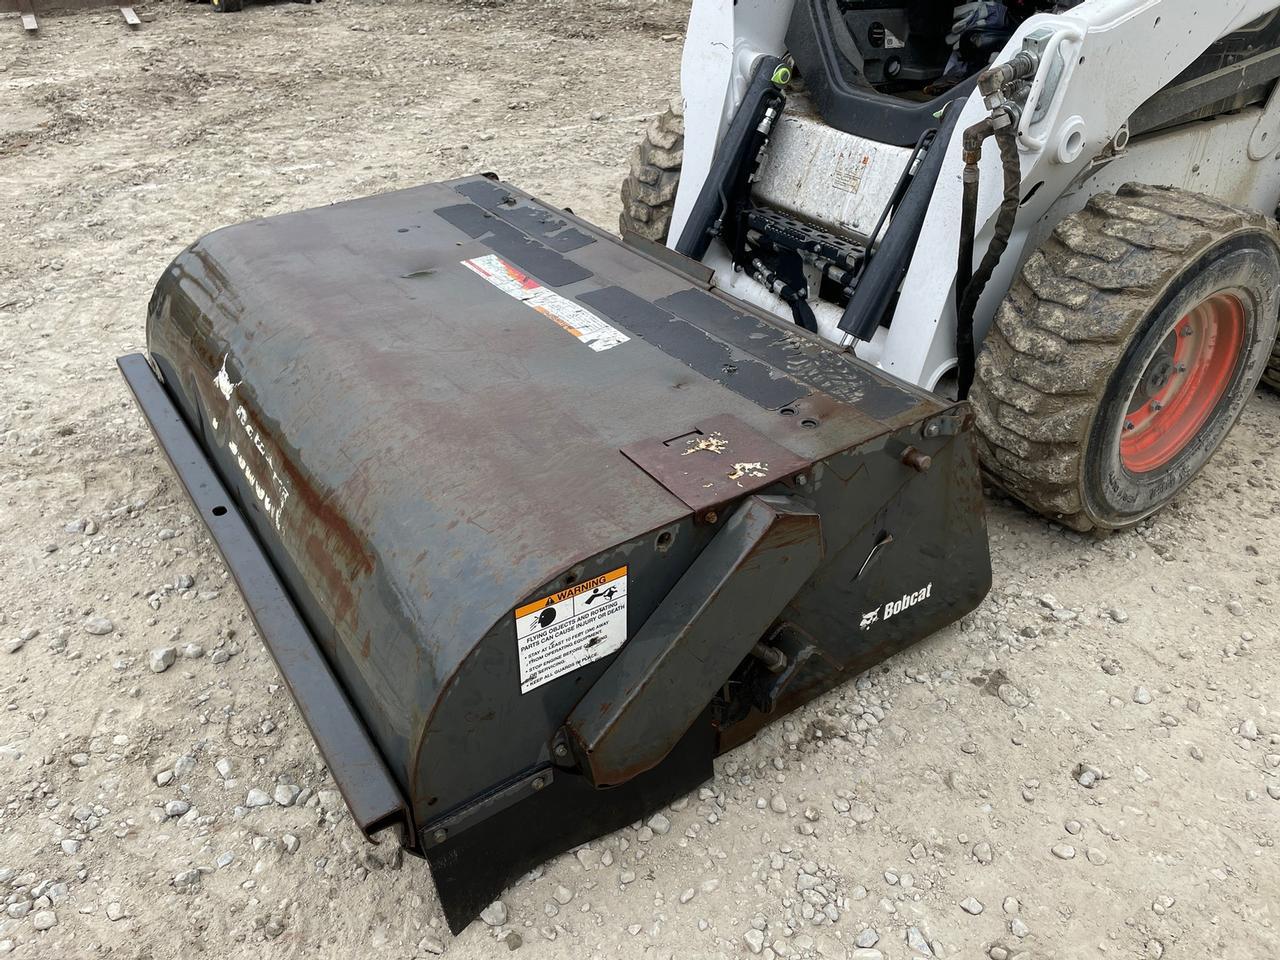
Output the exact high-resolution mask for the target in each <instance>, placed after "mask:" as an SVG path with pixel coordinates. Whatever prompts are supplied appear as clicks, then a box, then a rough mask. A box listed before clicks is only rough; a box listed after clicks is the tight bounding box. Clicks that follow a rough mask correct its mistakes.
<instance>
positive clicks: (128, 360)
mask: <svg viewBox="0 0 1280 960" xmlns="http://www.w3.org/2000/svg"><path fill="white" fill-rule="evenodd" d="M117 363H118V364H119V366H120V372H121V373H122V374H124V379H125V382H127V383H128V384H129V389H130V390H132V391H133V395H134V397H136V398H137V401H138V406H139V407H141V408H142V412H143V414H144V415H145V416H146V418H147V422H148V423H149V424H150V426H151V431H152V433H154V434H155V437H156V440H157V442H158V443H159V444H160V449H161V450H163V451H164V454H165V456H166V457H167V458H168V460H169V463H170V464H171V465H172V466H173V470H174V472H175V473H176V474H177V475H178V479H179V480H180V481H181V482H182V486H183V488H184V489H185V490H186V492H187V496H188V497H190V499H191V503H192V504H193V505H194V506H195V509H196V513H197V514H198V515H199V516H200V519H201V520H202V521H203V522H204V524H205V526H206V527H207V528H208V530H209V535H210V536H211V537H212V538H213V542H214V543H215V544H216V545H217V547H218V552H219V553H221V554H222V559H223V561H224V562H225V563H226V565H227V568H228V569H229V570H230V571H231V575H232V576H233V577H234V578H235V581H236V585H237V586H238V587H239V588H240V594H241V596H243V597H244V601H245V606H247V607H248V608H249V615H250V616H251V617H252V618H253V622H254V624H255V625H256V626H257V628H258V633H259V635H260V636H261V637H262V642H263V643H264V644H265V645H266V647H267V650H268V651H269V652H270V653H271V657H272V659H273V660H275V663H276V669H277V670H279V672H280V677H281V679H283V680H284V684H285V686H286V687H287V688H288V690H289V693H290V695H291V696H292V697H293V701H294V703H296V704H297V705H298V710H299V712H301V714H302V719H303V721H304V722H305V723H306V725H307V729H309V730H310V731H311V736H312V739H314V740H315V743H316V746H317V747H319V748H320V753H321V755H322V756H323V757H324V761H325V763H326V764H327V765H328V767H329V771H330V773H332V774H333V779H334V782H335V783H337V785H338V789H339V790H340V791H341V792H342V798H343V799H344V800H345V801H346V803H347V807H348V809H350V811H351V816H352V818H353V819H354V820H355V822H356V824H357V825H358V826H359V827H360V829H361V831H362V832H363V833H364V835H365V837H366V838H368V839H369V840H373V838H374V835H375V834H377V833H379V832H381V831H383V830H386V829H387V828H398V829H399V831H400V838H399V839H400V842H401V843H402V844H403V845H404V846H405V848H406V849H407V850H409V851H411V852H417V847H418V836H417V832H416V830H415V829H414V824H413V815H412V812H411V811H410V809H409V806H408V804H406V803H405V800H404V797H403V795H402V794H401V792H400V788H399V787H398V786H397V785H396V782H395V781H394V780H393V779H392V777H391V773H390V771H388V769H387V767H386V764H385V763H384V762H383V760H382V757H381V755H380V754H379V753H378V750H377V748H376V747H375V746H374V744H373V741H372V740H371V739H370V738H369V734H368V732H367V731H366V730H365V728H364V725H363V724H362V723H361V722H360V719H359V717H357V716H356V713H355V711H354V710H353V709H352V706H351V702H350V700H349V699H348V698H347V695H346V693H345V692H344V691H343V689H342V687H341V686H340V685H339V683H338V681H337V678H336V677H335V676H334V675H333V671H332V670H331V669H330V667H329V664H328V662H327V661H326V660H325V658H324V654H322V653H321V652H320V649H319V647H318V646H317V645H316V641H315V638H314V637H312V635H311V631H310V630H309V629H308V628H307V626H306V624H305V623H303V621H302V618H301V617H300V616H299V614H298V611H297V609H296V608H295V607H294V604H293V601H292V600H291V599H290V598H289V595H288V594H287V593H286V592H285V589H284V586H283V584H281V582H280V578H279V576H278V575H277V573H276V571H275V568H274V567H272V565H271V562H270V561H269V560H268V559H267V557H266V554H265V553H264V552H263V550H262V547H261V546H260V545H259V543H258V541H257V539H256V538H255V537H254V535H253V532H252V531H251V530H250V529H249V525H248V523H247V522H246V520H245V518H244V517H243V516H242V515H241V513H240V510H239V508H238V507H237V506H236V504H235V502H234V501H233V500H232V499H231V496H230V495H229V494H228V492H227V489H226V487H224V486H223V484H222V481H221V480H220V479H219V477H218V474H217V473H216V471H215V470H214V468H213V465H212V464H211V463H210V462H209V460H208V458H207V457H206V456H205V454H204V451H203V450H202V449H201V447H200V444H199V442H198V441H197V440H196V438H195V437H194V436H193V435H192V433H191V430H190V429H189V428H188V427H187V424H186V422H185V421H184V420H183V419H182V415H181V414H180V413H179V412H178V409H177V407H176V406H174V403H173V401H172V400H171V399H170V398H169V395H168V393H166V392H165V388H164V385H163V384H161V382H160V380H159V378H157V377H156V375H155V372H154V371H153V370H152V369H151V365H150V364H149V363H147V359H146V357H144V356H143V355H142V354H131V355H129V356H126V357H121V358H120V359H119V360H118V361H117ZM374 842H376V841H374Z"/></svg>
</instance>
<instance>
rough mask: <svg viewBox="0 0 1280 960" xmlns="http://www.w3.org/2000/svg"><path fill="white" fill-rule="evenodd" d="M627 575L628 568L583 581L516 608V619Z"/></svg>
mask: <svg viewBox="0 0 1280 960" xmlns="http://www.w3.org/2000/svg"><path fill="white" fill-rule="evenodd" d="M626 575H627V568H626V567H619V568H618V569H617V570H610V571H609V572H608V573H605V574H602V575H600V576H598V577H592V578H591V579H590V580H583V581H582V582H581V583H575V584H574V585H573V586H572V587H569V588H567V589H565V590H561V591H560V592H559V593H553V594H551V596H549V597H543V598H542V599H541V600H535V601H533V603H526V604H525V605H524V606H523V607H517V608H516V619H519V618H520V617H523V616H525V615H526V614H529V613H533V612H534V611H535V610H541V609H542V608H543V607H549V606H552V605H553V604H557V603H559V602H560V601H562V600H568V599H569V598H570V597H576V596H577V595H578V594H580V593H589V592H590V591H592V590H594V589H596V588H597V587H602V586H604V585H605V584H606V583H612V582H613V581H614V580H618V579H621V578H622V577H625V576H626Z"/></svg>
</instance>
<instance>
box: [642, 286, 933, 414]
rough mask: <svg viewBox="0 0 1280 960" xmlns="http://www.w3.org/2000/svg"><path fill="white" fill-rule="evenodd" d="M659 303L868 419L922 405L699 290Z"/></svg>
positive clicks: (831, 353)
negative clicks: (850, 407) (857, 410)
mask: <svg viewBox="0 0 1280 960" xmlns="http://www.w3.org/2000/svg"><path fill="white" fill-rule="evenodd" d="M655 303H656V305H657V306H659V307H661V308H663V309H664V310H669V311H671V312H672V313H674V314H675V315H677V316H680V317H686V318H688V319H689V320H690V321H691V322H693V323H695V324H697V325H698V326H699V327H701V328H702V329H704V330H706V331H708V332H710V333H712V334H714V335H715V336H717V337H719V338H720V339H722V340H724V341H725V342H726V343H729V344H732V345H733V346H735V347H737V348H738V349H740V350H742V351H744V352H746V353H749V354H751V355H752V356H754V357H759V358H760V359H761V360H764V361H765V362H766V363H768V364H770V365H772V366H773V367H775V368H777V369H778V370H782V371H785V372H786V373H788V374H791V375H792V376H794V377H796V378H797V379H799V380H802V381H804V382H805V383H807V384H809V385H810V386H811V387H814V388H815V389H817V390H820V391H822V392H823V393H825V394H827V395H828V396H830V397H833V398H834V399H836V400H839V401H840V402H841V403H847V404H851V405H854V406H857V407H858V408H859V410H860V411H861V412H862V413H864V414H866V415H867V416H869V417H873V418H875V419H877V420H892V419H893V418H894V417H896V416H898V415H899V414H902V413H905V412H906V411H908V410H912V409H914V408H915V407H917V406H918V405H919V404H920V399H919V398H918V397H915V396H913V395H912V394H911V393H910V392H908V391H906V390H901V389H899V388H897V387H895V386H894V385H893V384H890V383H885V382H883V380H882V379H881V378H880V377H877V376H876V375H875V374H873V373H871V372H869V371H867V370H863V369H861V367H860V366H859V364H858V362H857V361H856V360H854V359H853V358H852V357H846V356H843V355H841V354H840V353H837V352H836V351H835V350H832V349H829V348H827V347H824V346H823V345H822V344H817V343H812V342H810V341H809V340H807V339H805V338H803V337H801V336H799V335H795V336H792V335H788V334H787V333H786V332H784V331H782V330H779V329H778V328H777V327H776V326H774V325H773V324H771V323H769V322H767V321H765V320H761V319H759V318H758V317H752V316H749V315H747V314H744V313H739V312H738V311H737V310H734V309H733V308H732V307H731V306H729V305H728V304H727V303H724V302H723V301H721V300H717V299H716V298H715V297H713V296H711V295H710V294H707V293H703V292H702V291H701V290H681V291H680V292H678V293H674V294H672V295H671V296H669V297H664V298H663V299H661V300H658V301H655Z"/></svg>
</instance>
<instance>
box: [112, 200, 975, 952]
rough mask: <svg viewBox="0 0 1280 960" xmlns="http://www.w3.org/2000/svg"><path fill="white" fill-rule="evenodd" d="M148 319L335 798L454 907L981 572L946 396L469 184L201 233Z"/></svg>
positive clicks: (169, 408) (708, 766) (131, 374)
mask: <svg viewBox="0 0 1280 960" xmlns="http://www.w3.org/2000/svg"><path fill="white" fill-rule="evenodd" d="M147 346H148V352H149V360H150V365H151V369H149V368H148V366H147V365H146V363H145V362H144V360H143V358H141V357H133V358H124V359H123V360H122V361H121V366H122V369H123V370H124V372H125V374H126V378H127V379H128V381H129V383H130V386H131V387H133V389H134V391H135V393H136V395H137V398H138V400H139V403H140V404H141V406H142V407H143V409H144V412H145V413H146V415H147V418H148V420H149V421H150V422H151V424H152V427H153V430H154V431H155V434H156V437H157V439H158V441H159V443H160V445H161V446H162V447H163V448H164V449H165V451H166V453H167V454H168V456H169V458H170V461H171V462H172V464H173V467H174V469H175V472H177V474H178V475H179V478H180V479H181V481H182V483H183V485H184V487H185V488H186V489H187V492H188V494H189V495H190V497H191V499H192V502H193V504H194V505H195V507H196V510H197V511H198V512H199V513H200V515H201V517H202V519H203V520H204V521H205V523H206V524H207V525H208V526H209V529H210V531H211V533H212V535H213V537H214V540H215V542H216V543H217V544H218V546H219V549H220V550H222V552H223V556H224V558H225V560H226V562H227V565H228V567H229V568H230V569H231V571H232V573H233V575H234V576H235V577H236V580H237V582H238V584H239V585H240V588H241V591H242V593H243V594H244V596H245V600H246V603H247V605H248V607H249V609H250V612H251V613H252V615H253V616H254V618H255V622H256V623H257V626H258V629H259V632H260V633H261V635H262V637H263V640H264V642H265V643H266V645H267V647H268V649H269V650H271V652H272V654H273V656H275V658H276V662H277V665H278V666H279V668H280V671H281V674H282V676H283V677H284V679H285V682H286V685H287V686H288V688H289V690H290V693H291V694H292V695H293V697H294V699H295V700H296V701H297V702H298V706H299V709H300V711H301V714H302V716H303V718H304V719H305V720H306V722H307V723H308V725H309V726H310V728H311V730H312V733H313V735H314V736H315V738H316V741H317V744H318V745H319V747H320V749H321V750H322V752H323V753H324V755H325V758H326V761H327V762H328V764H329V766H330V769H331V771H332V773H333V776H334V779H335V781H337V783H338V786H339V787H340V789H342V791H343V794H344V796H345V797H346V799H347V802H348V805H349V806H350V808H351V811H352V813H353V816H354V817H355V819H356V820H357V822H358V823H359V825H360V826H361V828H362V829H364V830H365V831H366V833H372V832H375V830H376V829H378V828H382V827H386V826H389V825H397V824H398V825H399V826H400V831H401V840H402V842H403V843H404V844H405V846H406V848H407V849H409V850H410V851H412V852H419V853H422V854H423V855H424V856H426V858H427V859H428V861H429V863H430V865H431V868H432V873H433V875H434V876H435V879H436V884H437V889H438V892H439V896H440V901H441V904H442V906H443V909H444V912H445V915H446V918H447V919H448V922H449V925H450V927H451V928H452V929H454V930H455V931H456V930H459V929H461V928H462V927H463V926H465V925H466V924H467V923H468V922H469V921H470V920H471V919H472V918H474V917H475V916H476V914H477V912H478V911H479V910H480V909H482V908H483V907H484V905H485V904H486V903H488V902H490V901H491V900H492V899H493V898H494V897H496V896H497V895H498V894H499V893H500V892H501V890H502V888H503V886H504V885H505V884H507V883H509V882H510V881H511V880H513V879H515V878H516V877H517V876H519V875H520V873H522V872H524V871H526V870H528V869H529V868H530V867H531V866H533V865H535V864H537V863H538V862H540V861H542V860H544V859H546V858H547V857H550V856H554V855H556V854H558V853H561V852H564V851H565V850H567V849H569V848H571V847H572V846H574V845H576V844H579V843H584V842H587V841H590V840H593V839H594V838H597V837H599V836H600V835H601V834H603V833H607V832H609V831H611V830H615V829H619V828H621V827H624V826H625V825H627V824H628V823H631V822H634V821H635V820H637V819H639V818H640V817H642V816H644V815H645V814H647V813H649V812H651V811H653V810H654V809H655V808H656V807H658V806H660V805H662V804H665V803H668V802H670V801H671V800H673V799H675V798H676V797H678V796H681V795H683V794H685V793H687V792H688V791H689V790H691V789H694V788H695V787H696V786H697V785H698V784H699V783H700V782H702V781H704V780H705V779H707V778H708V777H710V776H711V773H712V760H713V758H714V757H715V756H716V754H717V753H720V752H722V751H724V750H727V749H731V748H732V747H734V746H736V745H737V744H740V743H742V742H744V741H745V740H748V739H750V737H751V736H752V735H753V733H754V732H755V731H756V730H757V729H759V728H760V727H761V726H763V725H764V724H765V723H767V722H769V721H770V720H772V719H774V718H776V717H777V716H779V715H781V714H783V713H785V712H786V711H789V710H792V709H794V708H796V707H798V706H800V705H801V704H803V703H804V702H806V701H808V700H811V699H812V698H814V697H815V696H818V695H820V694H821V693H823V692H824V691H826V690H829V689H830V688H832V687H834V686H836V685H838V684H840V683H842V682H844V681H846V680H849V679H851V678H852V677H854V676H856V674H857V673H858V672H860V671H862V670H865V669H867V668H868V667H870V666H872V665H873V664H875V663H877V662H879V661H881V660H883V659H884V658H886V657H888V656H890V655H891V654H893V653H894V652H896V651H897V650H900V649H902V648H903V647H905V646H907V645H908V644H910V643H913V642H915V641H916V640H919V639H921V638H923V637H925V636H927V635H928V634H930V633H932V632H934V631H936V630H938V629H939V628H941V627H943V626H945V625H947V624H949V623H951V622H953V621H954V620H956V619H958V618H959V617H960V616H962V615H964V614H965V613H967V612H968V611H969V610H971V609H973V607H974V606H976V605H977V603H978V602H979V601H980V600H981V598H982V596H983V595H984V594H985V593H986V591H987V589H988V587H989V585H990V577H991V571H990V560H989V557H988V553H987V543H986V531H985V525H984V520H983V507H982V498H981V486H980V483H979V480H978V470H977V462H976V459H975V451H974V445H973V442H972V437H971V433H970V427H971V417H970V415H969V411H968V407H967V406H966V405H964V404H958V405H957V404H952V403H948V402H946V401H943V400H939V399H937V398H935V397H933V396H931V395H929V394H926V393H923V392H921V391H918V390H916V389H914V388H912V387H908V386H904V385H902V384H899V383H897V382H895V381H893V380H891V379H890V378H888V377H886V376H885V375H883V374H882V373H880V372H878V371H876V370H874V369H872V368H871V367H869V366H867V365H865V364H863V363H861V362H860V361H858V360H857V359H855V358H854V357H853V356H852V355H851V354H849V353H847V352H844V351H841V350H839V349H837V348H835V347H833V346H832V345H830V344H828V343H825V342H822V341H820V340H818V339H817V338H816V337H814V336H810V335H809V334H806V333H804V332H803V331H801V330H798V329H797V328H795V327H794V326H792V325H791V324H787V323H783V322H780V321H778V320H777V319H776V318H773V317H771V316H769V315H766V314H764V313H762V312H761V311H759V310H757V309H756V308H753V307H751V306H748V305H746V304H743V303H740V302H738V301H736V300H733V299H731V298H729V297H726V296H724V295H723V294H721V293H720V292H718V291H716V290H713V289H708V287H707V284H706V282H705V274H704V273H702V272H700V271H699V270H697V269H696V267H693V266H691V267H689V268H687V269H684V268H681V267H680V265H679V264H678V263H673V262H672V260H671V257H670V256H667V255H663V256H656V255H652V254H651V253H646V252H645V251H644V250H643V249H639V248H633V247H629V246H626V245H624V244H622V243H621V242H619V241H618V240H617V239H616V238H614V237H612V236H610V235H609V234H606V233H604V232H602V231H600V230H598V229H596V228H595V227H593V226H591V225H589V224H587V223H585V222H583V221H581V220H579V219H578V218H576V217H574V216H573V215H571V214H568V213H565V212H562V211H558V210H555V209H553V208H551V207H549V206H547V205H545V204H543V203H541V202H540V201H538V200H535V199H534V198H532V197H529V196H527V195H525V194H523V193H521V192H520V191H518V190H516V189H515V188H513V187H510V186H508V185H506V184H503V183H499V182H496V181H494V180H492V179H489V178H486V177H471V178H466V179H463V180H458V181H452V182H449V183H441V184H430V185H426V186H422V187H416V188H413V189H409V190H403V191H399V192H395V193H389V194H384V195H381V196H376V197H370V198H366V199H362V200H355V201H350V202H347V203H340V204H335V205H332V206H328V207H324V208H320V209H316V210H305V211H301V212H298V213H290V214H285V215H282V216H277V217H271V218H268V219H265V220H257V221H253V222H250V223H246V224H240V225H238V226H233V227H228V228H225V229H222V230H218V231H215V232H214V233H212V234H209V235H208V236H206V237H204V238H202V239H200V240H198V241H197V242H196V243H194V244H193V245H192V246H191V247H189V248H188V249H187V250H185V251H183V252H182V253H181V254H179V256H178V257H177V259H175V261H174V262H173V264H172V265H171V266H170V267H169V268H168V269H167V270H166V272H165V274H164V276H163V277H162V278H161V280H160V282H159V284H158V285H157V287H156V291H155V294H154V296H153V298H152V302H151V308H150V311H149V313H148V320H147ZM153 371H154V372H153ZM215 501H216V502H215ZM215 508H217V509H215ZM219 510H221V512H219Z"/></svg>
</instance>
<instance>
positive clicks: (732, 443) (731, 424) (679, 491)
mask: <svg viewBox="0 0 1280 960" xmlns="http://www.w3.org/2000/svg"><path fill="white" fill-rule="evenodd" d="M622 454H623V456H625V457H626V458H627V459H629V460H630V461H631V462H632V463H634V464H635V465H636V466H637V467H639V468H640V469H641V470H643V471H644V472H645V473H647V474H649V476H651V477H653V479H654V480H656V481H658V483H660V484H662V486H663V487H665V488H666V489H667V490H668V491H670V492H671V493H672V494H674V495H675V496H676V497H678V498H679V499H681V500H683V501H684V502H685V504H686V505H687V506H688V507H689V508H690V509H691V510H694V511H695V512H697V513H702V512H703V511H705V510H708V509H711V508H712V507H718V506H720V505H721V504H724V503H728V502H729V501H731V500H736V499H738V498H739V497H743V496H745V495H746V494H749V493H753V492H755V491H756V490H760V489H762V488H764V487H767V486H770V485H772V484H775V483H777V482H778V481H780V480H786V479H788V478H790V477H793V476H795V475H796V474H797V473H799V472H800V471H802V470H806V469H808V467H809V462H808V461H807V460H805V459H803V458H802V457H798V456H796V455H795V454H794V453H792V452H791V451H790V450H788V449H787V448H786V447H783V446H780V445H779V444H777V443H774V442H773V441H772V440H770V439H769V438H768V437H766V436H764V435H763V434H761V433H759V432H757V431H756V430H753V429H752V428H751V427H749V426H747V425H746V424H745V423H743V422H742V421H741V420H739V419H738V418H737V417H735V416H732V415H730V414H724V415H722V416H718V417H711V418H710V419H707V420H704V421H703V422H702V423H700V424H698V425H697V426H696V427H691V428H690V429H689V430H687V431H686V432H684V433H681V434H677V435H676V436H673V437H669V438H658V437H655V438H654V439H652V440H641V441H640V442H639V443H633V444H631V445H629V446H626V447H623V448H622Z"/></svg>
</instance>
